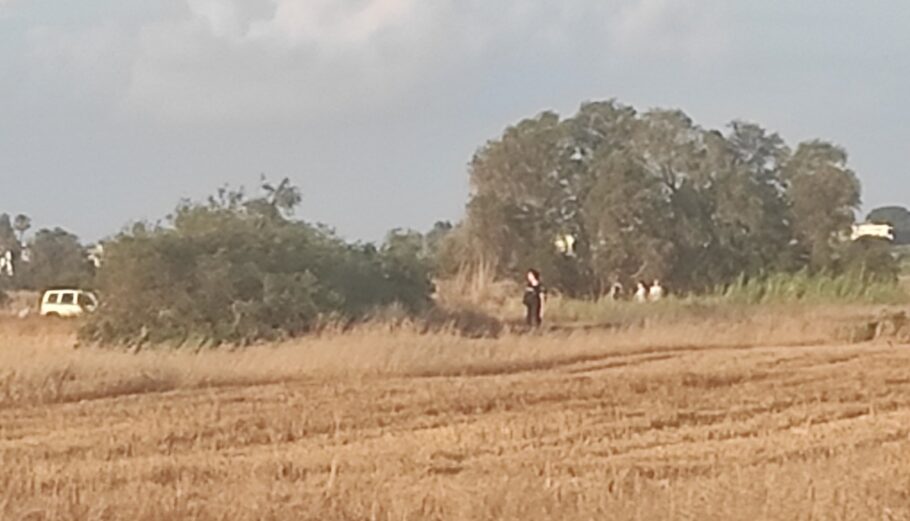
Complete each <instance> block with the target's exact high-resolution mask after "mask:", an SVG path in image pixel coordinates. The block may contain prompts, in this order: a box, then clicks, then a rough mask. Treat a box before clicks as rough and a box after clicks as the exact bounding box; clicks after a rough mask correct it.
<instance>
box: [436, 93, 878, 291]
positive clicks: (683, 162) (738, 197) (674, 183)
mask: <svg viewBox="0 0 910 521" xmlns="http://www.w3.org/2000/svg"><path fill="white" fill-rule="evenodd" d="M470 182H471V194H470V200H469V202H468V204H467V211H466V217H465V219H464V221H463V222H462V223H460V224H459V226H458V227H457V229H456V230H455V231H454V232H453V234H452V237H451V241H452V243H451V244H449V245H448V251H450V253H451V255H450V258H449V259H447V260H446V261H445V262H446V263H447V265H448V269H457V266H469V265H472V264H474V265H476V264H486V265H487V266H491V267H493V269H495V270H496V271H497V272H498V273H499V274H500V275H501V276H514V274H515V273H521V272H523V270H524V269H526V268H527V267H529V266H534V267H537V268H539V269H540V270H541V271H543V272H544V273H545V274H547V276H548V280H549V282H550V284H551V285H552V286H556V287H558V288H560V289H562V290H563V291H564V292H566V293H569V294H572V295H578V296H595V295H598V294H601V293H602V292H603V291H605V289H606V288H609V287H610V286H611V285H612V284H613V283H615V282H622V283H632V282H634V281H636V280H642V279H645V280H652V279H658V278H659V279H661V280H664V281H666V282H667V283H668V284H669V285H670V286H671V287H672V288H674V289H676V290H677V291H684V292H689V291H704V290H708V289H712V288H716V287H718V286H722V285H724V284H729V283H732V282H733V281H736V280H738V279H740V278H743V277H746V278H754V277H762V276H767V275H769V274H773V273H780V272H796V271H800V270H812V271H827V272H829V273H837V272H843V271H845V270H849V269H864V268H865V267H868V266H870V265H873V264H874V265H875V266H878V267H880V268H882V272H883V273H884V275H885V276H893V275H894V271H893V269H892V268H893V266H891V267H889V266H888V264H889V263H888V259H887V258H886V253H885V251H884V248H883V247H881V246H880V245H878V246H877V245H868V244H867V245H864V246H863V247H857V245H854V244H850V243H849V241H846V240H845V237H848V236H849V233H850V229H851V226H852V225H853V224H854V222H855V217H854V216H855V212H856V211H857V210H858V209H859V206H860V202H861V188H860V182H859V180H858V179H857V176H856V175H855V173H854V172H853V171H852V170H851V169H850V167H849V165H848V161H847V152H846V151H845V150H844V149H843V148H841V147H839V146H837V145H834V144H832V143H830V142H826V141H823V140H811V141H806V142H802V143H799V144H797V145H796V146H795V147H791V146H789V145H788V144H787V143H786V142H785V141H784V140H783V139H782V138H781V137H780V136H779V135H778V134H776V133H774V132H771V131H768V130H766V129H764V128H762V127H761V126H759V125H757V124H755V123H749V122H743V121H734V122H732V123H730V124H729V125H728V127H727V128H726V130H725V132H721V131H717V130H710V129H705V128H703V127H701V126H699V125H697V124H696V123H695V122H693V120H692V119H691V118H689V117H688V116H687V115H686V114H685V113H683V112H681V111H679V110H649V111H645V112H639V111H638V110H636V109H635V108H633V107H630V106H626V105H622V104H620V103H618V102H615V101H605V102H593V103H585V104H583V105H582V106H581V108H580V110H579V111H578V112H577V113H576V114H575V115H574V116H572V117H569V118H561V117H560V116H559V115H557V114H556V113H553V112H544V113H542V114H540V115H538V116H536V117H533V118H529V119H525V120H522V121H520V122H518V123H517V124H515V125H513V126H510V127H509V128H507V129H506V130H505V132H504V133H503V134H502V136H500V137H499V138H497V139H494V140H492V141H490V142H488V143H486V144H485V145H484V146H483V147H481V148H480V149H479V151H478V152H477V153H476V155H475V156H474V158H473V160H472V161H471V163H470ZM875 216H878V217H881V216H882V212H881V211H880V212H877V213H876V215H875ZM875 216H874V217H875ZM887 217H893V216H892V213H888V216H887ZM562 238H565V239H566V240H561V239H562ZM555 243H558V244H560V245H561V246H560V247H558V248H557V247H554V244H555ZM567 244H570V245H571V248H566V245H567ZM870 257H871V258H870Z"/></svg>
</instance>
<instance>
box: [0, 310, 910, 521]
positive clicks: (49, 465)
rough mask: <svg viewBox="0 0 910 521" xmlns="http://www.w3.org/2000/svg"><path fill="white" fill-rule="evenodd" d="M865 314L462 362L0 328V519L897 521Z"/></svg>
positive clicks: (442, 337)
mask: <svg viewBox="0 0 910 521" xmlns="http://www.w3.org/2000/svg"><path fill="white" fill-rule="evenodd" d="M861 313H862V310H847V311H843V310H817V311H807V310H805V309H803V310H799V313H796V312H789V313H786V312H781V311H779V310H778V311H775V312H768V313H758V314H755V315H751V316H750V315H746V316H742V317H739V318H737V319H736V320H733V319H730V318H729V317H727V318H724V319H723V320H717V319H712V318H710V317H703V318H700V319H692V320H690V321H688V322H676V321H674V322H672V323H658V324H645V325H644V326H640V327H639V326H636V327H629V328H625V329H618V330H579V331H575V332H558V333H549V334H540V335H507V336H504V337H501V338H498V339H477V340H469V339H464V338H460V337H458V336H457V335H455V334H446V333H438V334H432V335H420V334H418V333H416V332H413V331H409V330H407V328H404V329H390V328H383V327H382V326H371V327H367V328H362V329H360V330H357V331H354V332H349V333H344V334H340V333H338V334H334V333H329V334H324V335H322V336H319V337H313V338H309V339H304V340H299V341H295V342H292V343H288V344H285V345H279V346H263V347H256V348H252V349H248V350H243V351H236V352H230V351H205V352H200V353H192V352H188V351H181V352H173V351H142V352H139V353H136V354H128V353H123V352H118V351H112V350H103V349H96V348H81V349H78V350H77V349H73V345H74V337H73V336H72V333H71V331H70V325H69V324H66V323H50V324H49V323H47V322H44V321H38V320H28V321H5V322H3V323H0V332H2V337H0V519H4V520H5V519H28V520H43V519H47V520H51V519H55V520H56V519H63V520H83V519H84V520H93V519H135V520H139V521H141V520H150V521H151V520H165V519H199V520H209V519H211V520H215V519H219V520H220V519H231V520H233V519H237V520H259V519H275V520H279V519H282V520H283V519H312V520H335V519H338V520H341V519H352V520H353V519H365V520H367V519H369V520H372V519H377V520H400V519H406V520H423V519H509V520H511V519H514V520H519V519H520V520H535V519H565V520H576V519H577V520H590V519H596V520H599V519H709V520H710V519H717V520H722V519H723V520H727V519H743V520H747V519H748V520H752V519H843V520H848V519H856V520H867V519H875V520H879V519H885V520H910V347H908V346H902V345H889V344H888V343H887V342H880V343H864V344H845V343H844V342H841V341H839V340H838V339H839V338H840V333H839V332H838V331H839V330H840V328H841V326H842V325H843V323H844V321H846V320H853V319H854V318H855V316H857V315H858V314H861Z"/></svg>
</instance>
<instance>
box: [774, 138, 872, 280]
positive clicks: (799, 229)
mask: <svg viewBox="0 0 910 521" xmlns="http://www.w3.org/2000/svg"><path fill="white" fill-rule="evenodd" d="M784 179H785V180H786V182H787V184H788V190H787V196H788V198H789V201H790V206H791V216H792V220H793V224H792V225H793V232H794V235H795V238H796V240H797V243H798V246H799V248H800V249H801V251H802V253H803V254H804V255H805V256H807V258H808V260H809V263H810V265H811V266H812V267H814V268H816V269H820V268H824V267H826V266H829V265H830V264H831V263H832V262H833V261H834V260H836V259H835V256H836V253H837V246H838V244H839V243H842V242H843V239H844V237H846V236H848V235H849V233H850V227H851V226H852V225H853V224H854V223H855V222H856V214H855V212H856V211H857V210H858V209H859V206H860V203H861V196H860V183H859V180H858V179H857V177H856V174H854V172H853V171H852V170H850V169H849V168H848V167H847V152H846V151H845V150H844V149H843V148H840V147H838V146H835V145H832V144H831V143H827V142H824V141H820V140H814V141H808V142H805V143H800V145H799V146H798V147H797V149H796V151H795V152H794V153H793V156H792V157H791V158H790V159H789V160H788V161H787V164H786V165H785V166H784Z"/></svg>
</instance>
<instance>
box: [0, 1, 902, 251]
mask: <svg viewBox="0 0 910 521" xmlns="http://www.w3.org/2000/svg"><path fill="white" fill-rule="evenodd" d="M908 26H910V3H908V2H900V1H898V0H864V1H862V2H855V1H846V0H801V1H799V2H794V1H792V0H762V1H742V2H731V1H729V0H560V1H558V2H554V1H552V0H157V1H154V2H150V1H148V0H79V1H78V2H60V1H59V0H0V211H5V212H9V213H18V212H25V213H28V214H30V215H32V216H33V217H34V219H35V221H36V223H37V224H38V225H42V226H55V225H62V226H65V227H67V228H69V229H71V230H73V231H75V232H76V233H78V234H79V235H81V236H82V237H83V238H85V239H87V240H95V239H98V238H100V237H103V236H106V235H109V234H111V233H114V232H116V231H118V230H119V229H121V228H122V227H123V226H124V225H125V224H127V223H128V222H130V221H134V220H138V219H152V220H154V219H157V218H159V217H161V216H163V215H165V214H167V212H168V211H169V210H170V209H172V208H173V206H174V204H175V203H176V202H177V201H178V200H179V199H180V198H183V197H192V198H199V197H203V196H205V195H206V194H209V193H211V192H212V191H214V189H216V188H217V187H218V186H220V185H222V184H225V183H229V184H231V185H235V186H236V185H246V186H253V185H255V184H256V182H257V179H258V178H259V175H260V174H261V173H265V174H266V175H268V176H269V177H271V178H275V179H278V178H281V177H285V176H287V177H290V178H291V179H292V180H293V181H295V182H296V183H297V184H298V185H300V186H301V187H302V189H303V193H304V204H303V207H302V209H301V211H300V215H301V216H302V217H304V218H307V219H309V220H316V221H322V222H326V223H329V224H332V225H333V226H335V227H336V228H337V229H338V230H339V232H340V233H341V234H343V235H344V236H346V237H348V238H351V239H367V240H374V239H378V238H380V237H381V236H382V235H383V234H384V232H385V231H386V230H388V229H389V228H392V227H396V226H404V227H415V228H419V229H423V228H427V227H429V226H430V225H431V224H432V223H433V222H434V221H436V220H438V219H458V218H459V217H460V215H461V213H462V209H463V205H464V202H465V199H466V195H467V174H466V164H467V162H468V161H469V159H470V157H471V155H472V153H473V152H474V150H475V149H476V148H477V147H478V146H480V145H481V144H483V143H484V141H486V140H487V139H490V138H493V137H496V136H497V135H498V134H499V133H500V132H501V131H502V129H503V128H504V127H505V126H507V125H508V124H510V123H512V122H514V121H516V120H518V119H520V118H522V117H524V116H530V115H533V114H535V113H537V112H539V111H541V110H544V109H555V110H557V111H559V112H561V113H563V114H570V113H572V112H574V110H575V109H576V108H577V106H578V104H579V103H580V102H582V101H584V100H592V99H607V98H617V99H619V100H620V101H622V102H625V103H628V104H633V105H635V106H636V107H639V108H650V107H675V108H682V109H683V110H685V111H686V112H687V113H689V114H690V115H691V116H692V117H693V118H694V119H696V121H698V122H699V123H701V124H702V125H704V126H708V127H714V128H718V127H721V126H723V125H725V124H726V122H728V121H730V120H731V119H734V118H743V119H748V120H754V121H757V122H759V123H761V124H763V125H764V126H766V127H768V128H770V129H772V130H776V131H778V132H780V133H781V134H782V135H783V136H784V137H785V138H786V139H787V140H788V141H789V142H791V143H796V142H798V141H800V140H803V139H809V138H813V137H821V138H825V139H829V140H832V141H835V142H837V143H838V144H841V145H843V146H844V147H846V148H847V150H848V151H849V152H850V155H851V165H852V166H853V168H854V169H855V170H856V171H857V172H858V174H859V175H860V177H861V179H862V181H863V184H864V192H865V194H864V199H865V207H866V208H869V207H872V206H876V205H880V204H885V203H905V204H910V169H908V168H907V166H906V164H907V157H906V156H907V152H908V150H910V146H908V144H910V124H908V123H907V116H908V115H910V101H908V99H910V31H907V27H908Z"/></svg>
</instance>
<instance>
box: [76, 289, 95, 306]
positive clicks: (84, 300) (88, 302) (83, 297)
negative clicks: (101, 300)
mask: <svg viewBox="0 0 910 521" xmlns="http://www.w3.org/2000/svg"><path fill="white" fill-rule="evenodd" d="M79 305H80V306H82V307H84V308H90V307H92V306H94V305H95V301H94V300H92V297H90V296H88V295H87V294H85V293H80V294H79Z"/></svg>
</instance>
